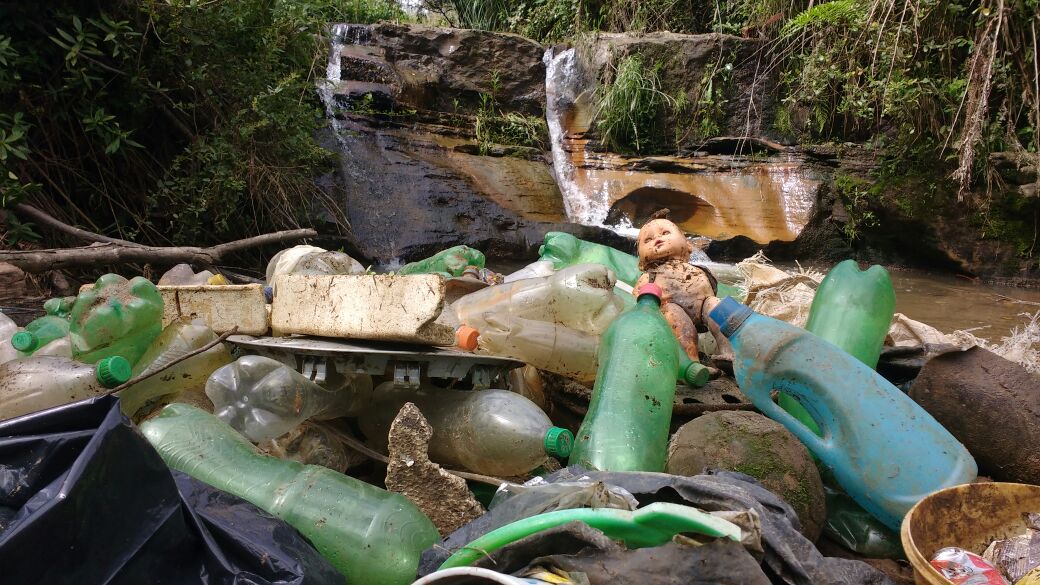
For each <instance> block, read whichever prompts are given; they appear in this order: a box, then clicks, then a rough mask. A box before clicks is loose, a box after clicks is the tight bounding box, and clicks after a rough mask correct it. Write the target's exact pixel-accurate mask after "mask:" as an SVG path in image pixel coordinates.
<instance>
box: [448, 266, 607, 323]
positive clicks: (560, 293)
mask: <svg viewBox="0 0 1040 585" xmlns="http://www.w3.org/2000/svg"><path fill="white" fill-rule="evenodd" d="M615 280H616V278H615V277H614V272H613V271H612V270H610V269H609V268H607V267H606V266H603V265H601V264H579V265H577V266H570V267H568V268H564V269H563V270H560V271H559V272H557V273H555V274H553V275H551V276H544V277H541V278H528V279H524V280H518V281H516V282H512V283H509V284H500V285H497V286H490V287H488V288H485V289H482V290H478V291H477V292H474V293H471V294H468V295H466V296H464V297H462V298H460V299H459V300H457V301H455V303H454V304H453V305H452V308H453V309H454V311H455V315H456V317H458V319H459V321H460V322H461V323H464V324H466V325H469V326H470V327H476V328H477V329H478V330H479V329H480V328H481V326H482V325H484V324H485V323H484V320H483V315H484V314H486V313H494V314H509V315H514V316H517V317H522V318H524V319H533V320H535V321H546V322H549V323H557V324H560V325H563V326H566V327H570V328H571V329H576V330H578V331H581V332H583V333H591V334H593V335H599V334H600V333H602V332H603V331H605V330H606V328H607V327H608V326H609V325H610V323H611V322H612V321H613V320H614V319H615V318H617V316H618V315H619V314H621V311H622V309H624V306H625V305H624V302H623V301H622V300H621V299H620V298H619V297H618V296H617V295H615V294H614V290H613V289H614V282H615Z"/></svg>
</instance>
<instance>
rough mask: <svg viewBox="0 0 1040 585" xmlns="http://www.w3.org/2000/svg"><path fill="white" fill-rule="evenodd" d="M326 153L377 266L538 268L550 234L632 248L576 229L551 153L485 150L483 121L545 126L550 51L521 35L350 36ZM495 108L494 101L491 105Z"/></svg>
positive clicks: (411, 29) (340, 50)
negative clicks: (457, 262)
mask: <svg viewBox="0 0 1040 585" xmlns="http://www.w3.org/2000/svg"><path fill="white" fill-rule="evenodd" d="M335 30H336V31H337V33H338V37H339V39H340V42H339V43H337V44H335V45H334V47H333V51H332V54H331V55H330V67H329V76H330V79H331V82H330V84H329V85H328V87H327V90H328V92H329V93H328V94H327V95H326V99H327V102H328V103H327V105H328V106H329V107H330V108H331V109H333V110H334V112H335V115H336V120H335V121H334V123H333V125H332V128H330V131H329V134H328V135H326V136H324V137H323V144H324V146H326V147H327V148H329V149H332V150H337V151H339V152H340V154H341V156H340V161H341V162H340V169H339V171H338V172H337V173H335V175H334V176H332V177H326V184H328V185H329V187H330V189H329V191H330V194H331V195H332V196H333V197H335V198H336V199H337V200H339V201H341V202H342V209H343V214H344V215H345V216H346V219H347V220H348V221H349V222H350V225H351V228H352V232H353V235H354V237H353V238H352V240H353V241H352V242H350V248H352V251H353V252H354V253H356V254H357V255H359V256H362V257H363V258H364V259H365V260H367V261H370V262H389V261H391V260H394V259H401V260H405V261H408V260H414V259H418V258H422V257H425V256H429V255H431V254H433V253H435V252H437V251H439V250H442V249H444V248H448V247H451V246H455V245H458V244H466V245H469V246H472V247H475V248H477V249H480V250H481V251H483V252H484V253H485V254H488V255H494V256H496V257H498V258H530V257H531V256H532V255H533V254H534V253H535V251H536V250H537V247H538V245H539V244H540V242H541V240H542V237H543V236H544V234H545V232H547V231H553V230H559V231H568V232H572V233H575V235H578V236H579V237H582V238H586V239H592V240H596V241H602V242H604V243H615V244H618V243H621V242H622V240H620V238H617V237H615V236H613V235H612V234H610V233H609V232H606V230H600V229H596V228H585V227H581V226H573V225H571V224H568V223H567V220H566V216H565V213H564V209H563V203H562V200H561V197H560V191H559V188H558V187H557V186H556V182H555V180H554V178H553V175H552V170H551V167H550V166H549V165H548V164H547V158H546V157H545V156H544V155H543V153H542V151H541V149H539V148H531V147H523V146H509V145H497V144H489V143H488V142H487V141H486V140H485V141H484V143H483V144H482V143H480V142H478V140H477V138H478V137H477V135H476V131H475V129H476V125H477V121H478V120H477V116H476V114H477V111H478V108H479V107H480V105H481V103H482V100H488V99H493V101H494V108H495V111H496V112H497V114H499V115H505V114H515V115H522V116H532V117H534V118H535V119H539V120H540V119H543V117H544V104H545V67H544V65H542V54H543V48H542V47H541V45H539V44H538V43H535V42H533V41H531V40H528V39H524V38H522V37H518V36H516V35H508V34H499V33H489V32H483V31H473V30H459V29H446V28H436V27H427V26H418V25H405V26H402V25H392V24H377V25H369V26H360V25H338V26H337V27H336V28H335ZM482 96H486V97H482Z"/></svg>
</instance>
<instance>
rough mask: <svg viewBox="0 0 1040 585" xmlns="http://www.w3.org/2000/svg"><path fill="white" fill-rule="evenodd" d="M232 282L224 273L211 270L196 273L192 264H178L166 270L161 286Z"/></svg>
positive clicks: (160, 281) (161, 279) (160, 280)
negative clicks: (215, 272)
mask: <svg viewBox="0 0 1040 585" xmlns="http://www.w3.org/2000/svg"><path fill="white" fill-rule="evenodd" d="M225 284H230V283H229V282H228V281H227V279H226V278H224V275H222V274H213V273H212V272H210V271H209V270H203V271H202V272H199V273H197V274H196V273H195V271H194V270H192V268H191V266H189V265H187V264H178V265H176V266H174V267H173V268H171V269H169V270H167V271H166V273H165V274H163V275H162V277H161V278H160V279H159V286H202V285H225Z"/></svg>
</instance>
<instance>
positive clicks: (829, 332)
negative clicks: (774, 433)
mask: <svg viewBox="0 0 1040 585" xmlns="http://www.w3.org/2000/svg"><path fill="white" fill-rule="evenodd" d="M895 310H896V292H895V289H893V288H892V279H891V278H889V276H888V271H887V270H885V269H884V268H883V267H881V266H877V265H874V266H871V267H870V268H868V269H867V270H860V269H859V265H858V264H856V262H855V261H854V260H845V261H843V262H840V263H839V264H838V265H837V266H835V267H834V268H832V269H831V271H830V272H828V273H827V276H826V277H825V278H824V279H823V282H821V283H820V287H819V288H818V289H817V290H816V296H815V297H814V298H813V303H812V307H811V308H810V309H809V320H808V321H807V322H806V323H805V329H806V330H807V331H809V332H811V333H814V334H815V335H817V336H818V337H822V338H823V339H826V340H827V341H829V342H831V343H833V344H834V345H837V346H838V347H840V348H841V349H843V350H845V352H846V353H848V354H850V355H851V356H852V357H854V358H856V359H858V360H859V361H861V362H863V363H865V364H867V365H868V366H870V367H871V368H874V367H877V362H878V358H879V357H880V355H881V346H882V345H884V343H885V336H886V335H887V334H888V328H889V326H890V325H891V324H892V315H894V314H895ZM777 403H778V404H779V405H780V407H781V408H783V409H784V410H786V411H787V412H789V413H791V414H792V415H794V417H795V418H797V419H798V420H800V421H801V422H802V423H803V424H805V426H807V427H809V428H810V429H812V431H813V432H814V433H816V434H817V435H819V434H820V429H819V427H818V426H817V425H816V423H815V422H814V421H813V419H812V417H811V416H809V413H808V412H807V411H806V410H805V408H803V407H802V405H801V404H799V403H798V401H796V400H794V399H793V398H791V397H790V396H788V395H787V394H780V397H779V399H778V400H777Z"/></svg>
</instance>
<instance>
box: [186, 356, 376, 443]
mask: <svg viewBox="0 0 1040 585" xmlns="http://www.w3.org/2000/svg"><path fill="white" fill-rule="evenodd" d="M371 391H372V379H371V377H369V376H367V375H357V376H344V377H343V378H342V379H341V384H340V386H339V387H338V388H335V389H326V388H323V387H322V386H319V385H318V384H315V383H314V382H312V381H311V380H308V379H307V378H306V377H305V376H303V375H302V374H300V373H299V372H297V371H295V370H293V369H292V368H289V367H288V366H286V365H285V364H283V363H282V362H279V361H277V360H273V359H271V358H266V357H262V356H256V355H247V356H243V357H241V358H239V359H238V360H236V361H235V362H232V363H230V364H228V365H226V366H223V367H221V368H219V369H218V370H216V371H215V372H213V375H211V376H210V378H209V380H208V381H207V382H206V395H207V396H209V399H210V400H212V401H213V407H214V411H213V412H214V413H215V414H216V415H217V417H219V418H220V419H221V420H223V421H224V422H226V423H228V424H229V425H231V427H232V428H234V429H235V430H237V431H239V432H241V433H242V434H243V435H245V436H246V437H248V438H249V439H250V440H251V441H254V442H258V441H265V440H268V439H275V438H278V437H280V436H282V435H284V434H285V433H287V432H289V431H291V430H292V429H294V428H295V427H296V426H298V425H299V424H300V423H302V422H303V421H305V420H307V419H309V418H315V419H318V420H321V419H330V418H337V417H341V416H346V415H348V414H351V411H352V409H353V408H355V407H356V404H357V403H358V397H359V396H366V395H367V394H369V393H371Z"/></svg>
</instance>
